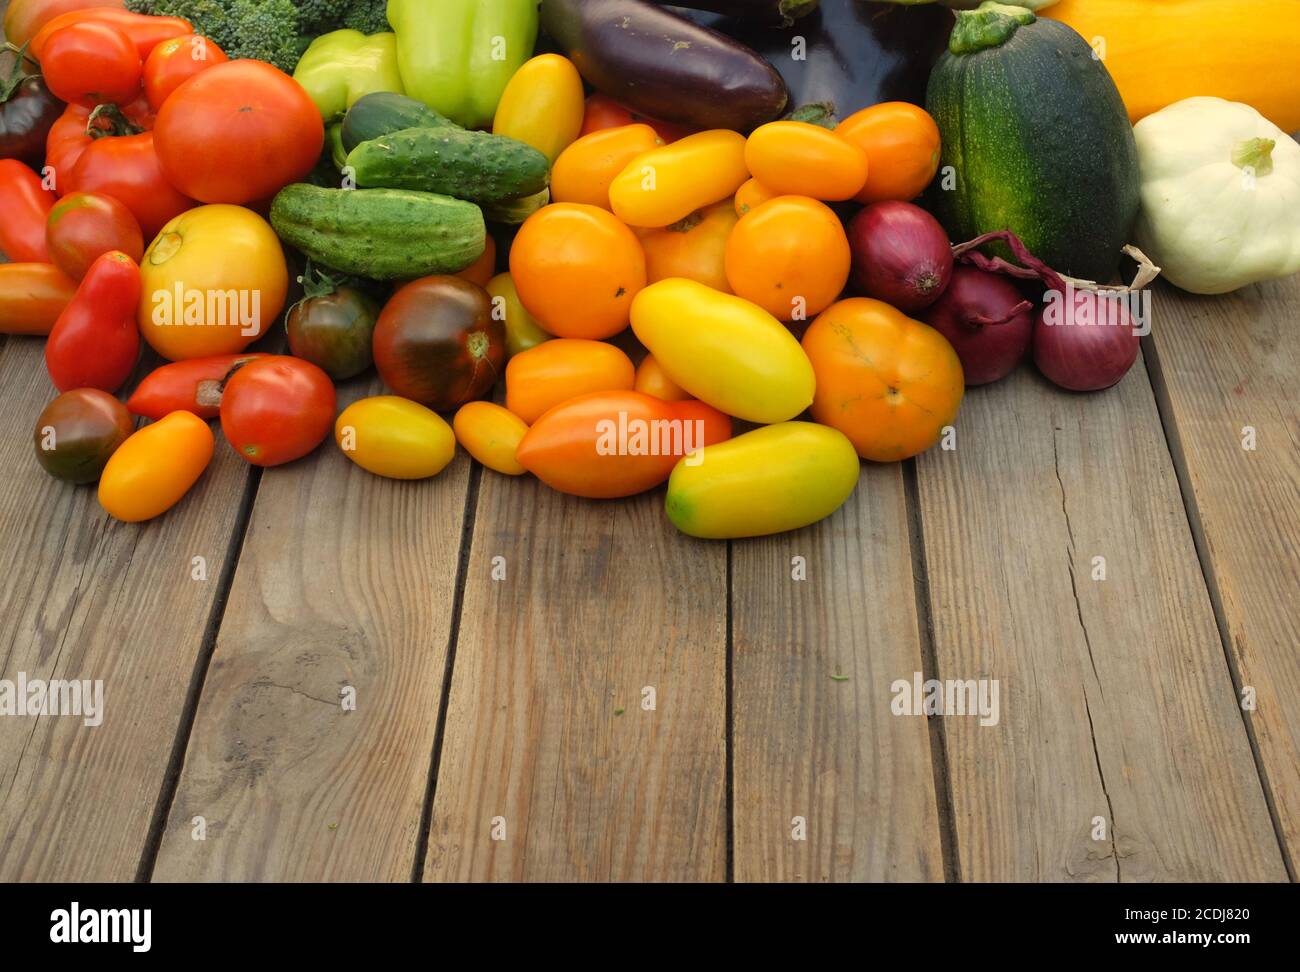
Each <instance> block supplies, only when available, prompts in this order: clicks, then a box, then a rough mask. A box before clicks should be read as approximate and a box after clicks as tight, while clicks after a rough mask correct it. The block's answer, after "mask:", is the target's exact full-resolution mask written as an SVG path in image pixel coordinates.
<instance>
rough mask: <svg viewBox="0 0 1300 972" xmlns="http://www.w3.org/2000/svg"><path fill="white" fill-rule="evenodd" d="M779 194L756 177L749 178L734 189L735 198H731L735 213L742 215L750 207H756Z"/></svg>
mask: <svg viewBox="0 0 1300 972" xmlns="http://www.w3.org/2000/svg"><path fill="white" fill-rule="evenodd" d="M779 195H781V194H780V193H779V192H773V191H772V190H771V189H769V188H767V186H765V185H763V183H761V182H759V181H758V180H757V179H750V180H749V181H748V182H746V183H745V184H744V185H743V186H741V187H740V188H739V189H737V190H736V198H735V199H734V200H733V202H734V203H735V206H736V215H737V216H744V215H745V214H747V213H748V212H749V211H750V210H751V209H757V208H758V207H759V206H761V205H763V203H765V202H767V201H768V200H769V199H775V198H776V197H777V196H779Z"/></svg>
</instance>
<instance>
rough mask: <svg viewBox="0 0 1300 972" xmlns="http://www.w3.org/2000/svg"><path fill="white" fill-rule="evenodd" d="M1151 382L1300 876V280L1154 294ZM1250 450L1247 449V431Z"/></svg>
mask: <svg viewBox="0 0 1300 972" xmlns="http://www.w3.org/2000/svg"><path fill="white" fill-rule="evenodd" d="M1156 300H1157V301H1158V303H1157V307H1158V310H1159V312H1160V326H1159V327H1157V328H1155V330H1154V332H1153V334H1152V337H1151V341H1152V342H1153V343H1154V349H1153V350H1154V355H1153V356H1151V358H1150V360H1151V361H1152V364H1153V368H1152V375H1153V379H1154V381H1155V383H1156V390H1157V394H1158V396H1159V397H1160V399H1161V404H1162V411H1163V413H1164V417H1165V422H1166V428H1167V430H1168V431H1169V435H1170V439H1171V441H1172V443H1173V447H1174V459H1175V462H1177V463H1178V464H1179V468H1180V472H1181V474H1182V479H1183V482H1184V485H1185V486H1186V487H1187V488H1188V489H1189V490H1190V497H1191V502H1190V503H1189V509H1190V512H1191V515H1192V523H1193V526H1194V527H1195V529H1196V530H1197V532H1198V540H1199V545H1200V548H1201V551H1202V555H1203V557H1204V559H1205V561H1206V566H1207V575H1208V577H1209V579H1210V583H1211V589H1212V592H1213V593H1214V595H1215V600H1216V605H1217V607H1218V609H1219V616H1220V621H1221V625H1222V627H1223V629H1224V634H1225V637H1226V641H1227V643H1228V644H1229V645H1230V649H1231V654H1232V658H1233V660H1234V662H1235V668H1236V672H1237V675H1238V679H1239V686H1238V687H1239V688H1240V687H1241V686H1243V685H1244V686H1247V687H1249V688H1251V689H1253V690H1254V692H1255V696H1256V699H1255V703H1256V708H1255V710H1254V711H1248V712H1246V718H1247V719H1248V721H1249V723H1250V725H1251V727H1252V728H1253V731H1254V736H1255V741H1256V744H1257V746H1258V751H1259V758H1260V761H1261V763H1262V766H1263V770H1264V776H1265V779H1266V782H1267V784H1268V787H1269V791H1270V793H1271V795H1272V798H1273V805H1274V809H1275V812H1276V814H1277V818H1278V821H1279V823H1280V827H1281V832H1282V835H1283V841H1284V844H1285V847H1286V850H1287V852H1288V854H1289V857H1290V862H1291V869H1292V874H1293V875H1294V874H1295V873H1297V872H1300V710H1297V707H1296V704H1295V700H1296V699H1297V698H1300V661H1298V660H1297V658H1298V656H1297V649H1298V648H1300V597H1297V593H1298V592H1300V393H1298V392H1297V390H1296V381H1297V378H1298V377H1300V330H1297V327H1298V326H1300V278H1296V277H1292V278H1291V279H1289V280H1284V281H1278V282H1274V283H1267V284H1260V285H1258V286H1254V287H1247V288H1246V289H1244V290H1241V291H1238V292H1237V293H1235V294H1229V295H1225V296H1222V297H1195V296H1192V295H1190V294H1183V293H1181V292H1180V291H1177V290H1175V289H1174V288H1172V287H1165V288H1162V289H1161V290H1160V291H1159V292H1158V294H1157V296H1156ZM1247 427H1250V428H1252V429H1254V435H1255V448H1254V449H1253V450H1251V449H1247V448H1244V447H1243V446H1244V444H1245V437H1246V434H1247V433H1246V431H1245V430H1246V429H1247Z"/></svg>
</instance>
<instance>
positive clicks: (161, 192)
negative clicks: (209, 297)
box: [45, 98, 195, 241]
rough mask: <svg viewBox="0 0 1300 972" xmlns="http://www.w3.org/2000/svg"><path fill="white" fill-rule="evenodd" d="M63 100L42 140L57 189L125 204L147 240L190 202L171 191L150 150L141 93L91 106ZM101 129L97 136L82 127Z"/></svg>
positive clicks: (149, 124)
mask: <svg viewBox="0 0 1300 972" xmlns="http://www.w3.org/2000/svg"><path fill="white" fill-rule="evenodd" d="M91 114H92V112H91V110H90V109H89V108H85V107H83V106H81V105H68V107H67V108H66V109H64V112H63V116H62V117H61V118H60V119H59V120H58V121H56V122H55V123H54V127H53V128H51V129H50V134H49V137H48V139H47V140H46V150H45V161H46V164H47V165H48V166H51V167H52V168H53V169H54V172H55V175H56V178H57V180H58V181H57V184H56V186H55V189H56V191H57V192H58V193H59V194H60V195H66V194H68V193H70V192H78V191H80V192H95V193H101V194H103V195H106V196H112V197H113V198H114V199H116V200H118V202H120V203H122V204H123V205H125V206H126V208H127V209H129V210H131V213H132V215H133V216H135V218H136V221H137V222H139V224H140V230H141V232H142V233H143V234H144V239H145V240H146V241H150V240H152V239H153V238H154V236H155V235H157V233H158V231H159V230H160V229H162V228H163V226H165V225H166V224H167V223H168V222H169V221H170V220H171V219H172V218H173V217H175V216H179V215H180V214H181V213H183V212H185V210H187V209H191V208H193V207H194V205H195V202H194V200H193V199H190V198H189V197H187V196H184V195H182V194H181V193H179V192H177V191H176V189H175V187H173V186H172V184H171V183H170V182H168V181H167V178H166V177H165V176H164V175H163V174H162V167H161V165H160V164H159V162H158V154H157V152H155V151H154V142H153V133H152V132H151V131H150V128H152V126H153V121H154V118H153V114H152V113H151V112H150V111H149V105H148V103H147V102H145V100H144V99H143V98H138V99H136V100H135V101H133V102H132V103H131V104H129V105H126V106H125V107H123V108H118V107H117V106H116V105H108V106H106V107H104V108H103V109H99V110H97V112H96V113H95V120H94V121H93V122H92V121H91ZM88 127H89V128H91V129H94V130H98V131H100V132H103V134H102V135H100V136H99V137H97V138H92V137H91V136H90V135H88V134H86V131H87V128H88Z"/></svg>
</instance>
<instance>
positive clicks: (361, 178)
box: [348, 128, 550, 203]
mask: <svg viewBox="0 0 1300 972" xmlns="http://www.w3.org/2000/svg"><path fill="white" fill-rule="evenodd" d="M348 166H349V167H350V168H351V170H352V173H353V174H354V177H355V178H356V180H357V185H359V186H366V187H372V186H381V187H383V188H385V189H416V190H419V191H421V192H437V193H442V194H444V195H447V196H455V197H456V198H457V199H468V200H470V201H471V202H476V203H499V202H505V201H507V200H511V199H518V198H520V197H522V196H531V195H534V194H536V193H539V192H541V191H542V190H543V189H545V188H546V187H547V185H548V184H549V177H550V163H549V162H548V161H547V159H546V156H545V155H543V154H542V153H541V152H539V151H537V149H535V148H533V147H532V146H531V145H525V144H524V143H523V142H517V141H515V140H514V139H513V138H506V137H505V136H503V135H491V134H489V133H487V132H470V131H465V130H464V129H455V128H406V129H403V130H402V131H400V132H392V133H391V134H388V135H383V136H381V137H379V138H374V139H371V140H370V141H368V142H362V143H361V144H360V145H358V146H357V147H356V148H354V149H353V150H352V151H351V152H350V153H349V154H348Z"/></svg>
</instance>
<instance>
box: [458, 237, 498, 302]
mask: <svg viewBox="0 0 1300 972" xmlns="http://www.w3.org/2000/svg"><path fill="white" fill-rule="evenodd" d="M496 273H497V241H496V240H494V239H492V234H491V233H489V234H488V235H487V245H486V246H484V247H483V255H482V256H481V257H479V258H478V259H477V260H475V261H474V262H473V263H471V264H470V265H469V266H468V267H466V268H465V269H464V270H462V271H461V272H460V273H458V274H456V276H458V277H460V279H462V280H468V281H469V282H470V283H472V284H478V286H480V287H483V288H485V289H486V287H487V285H488V283H489V282H490V281H491V280H492V278H493V277H495V276H496Z"/></svg>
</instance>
